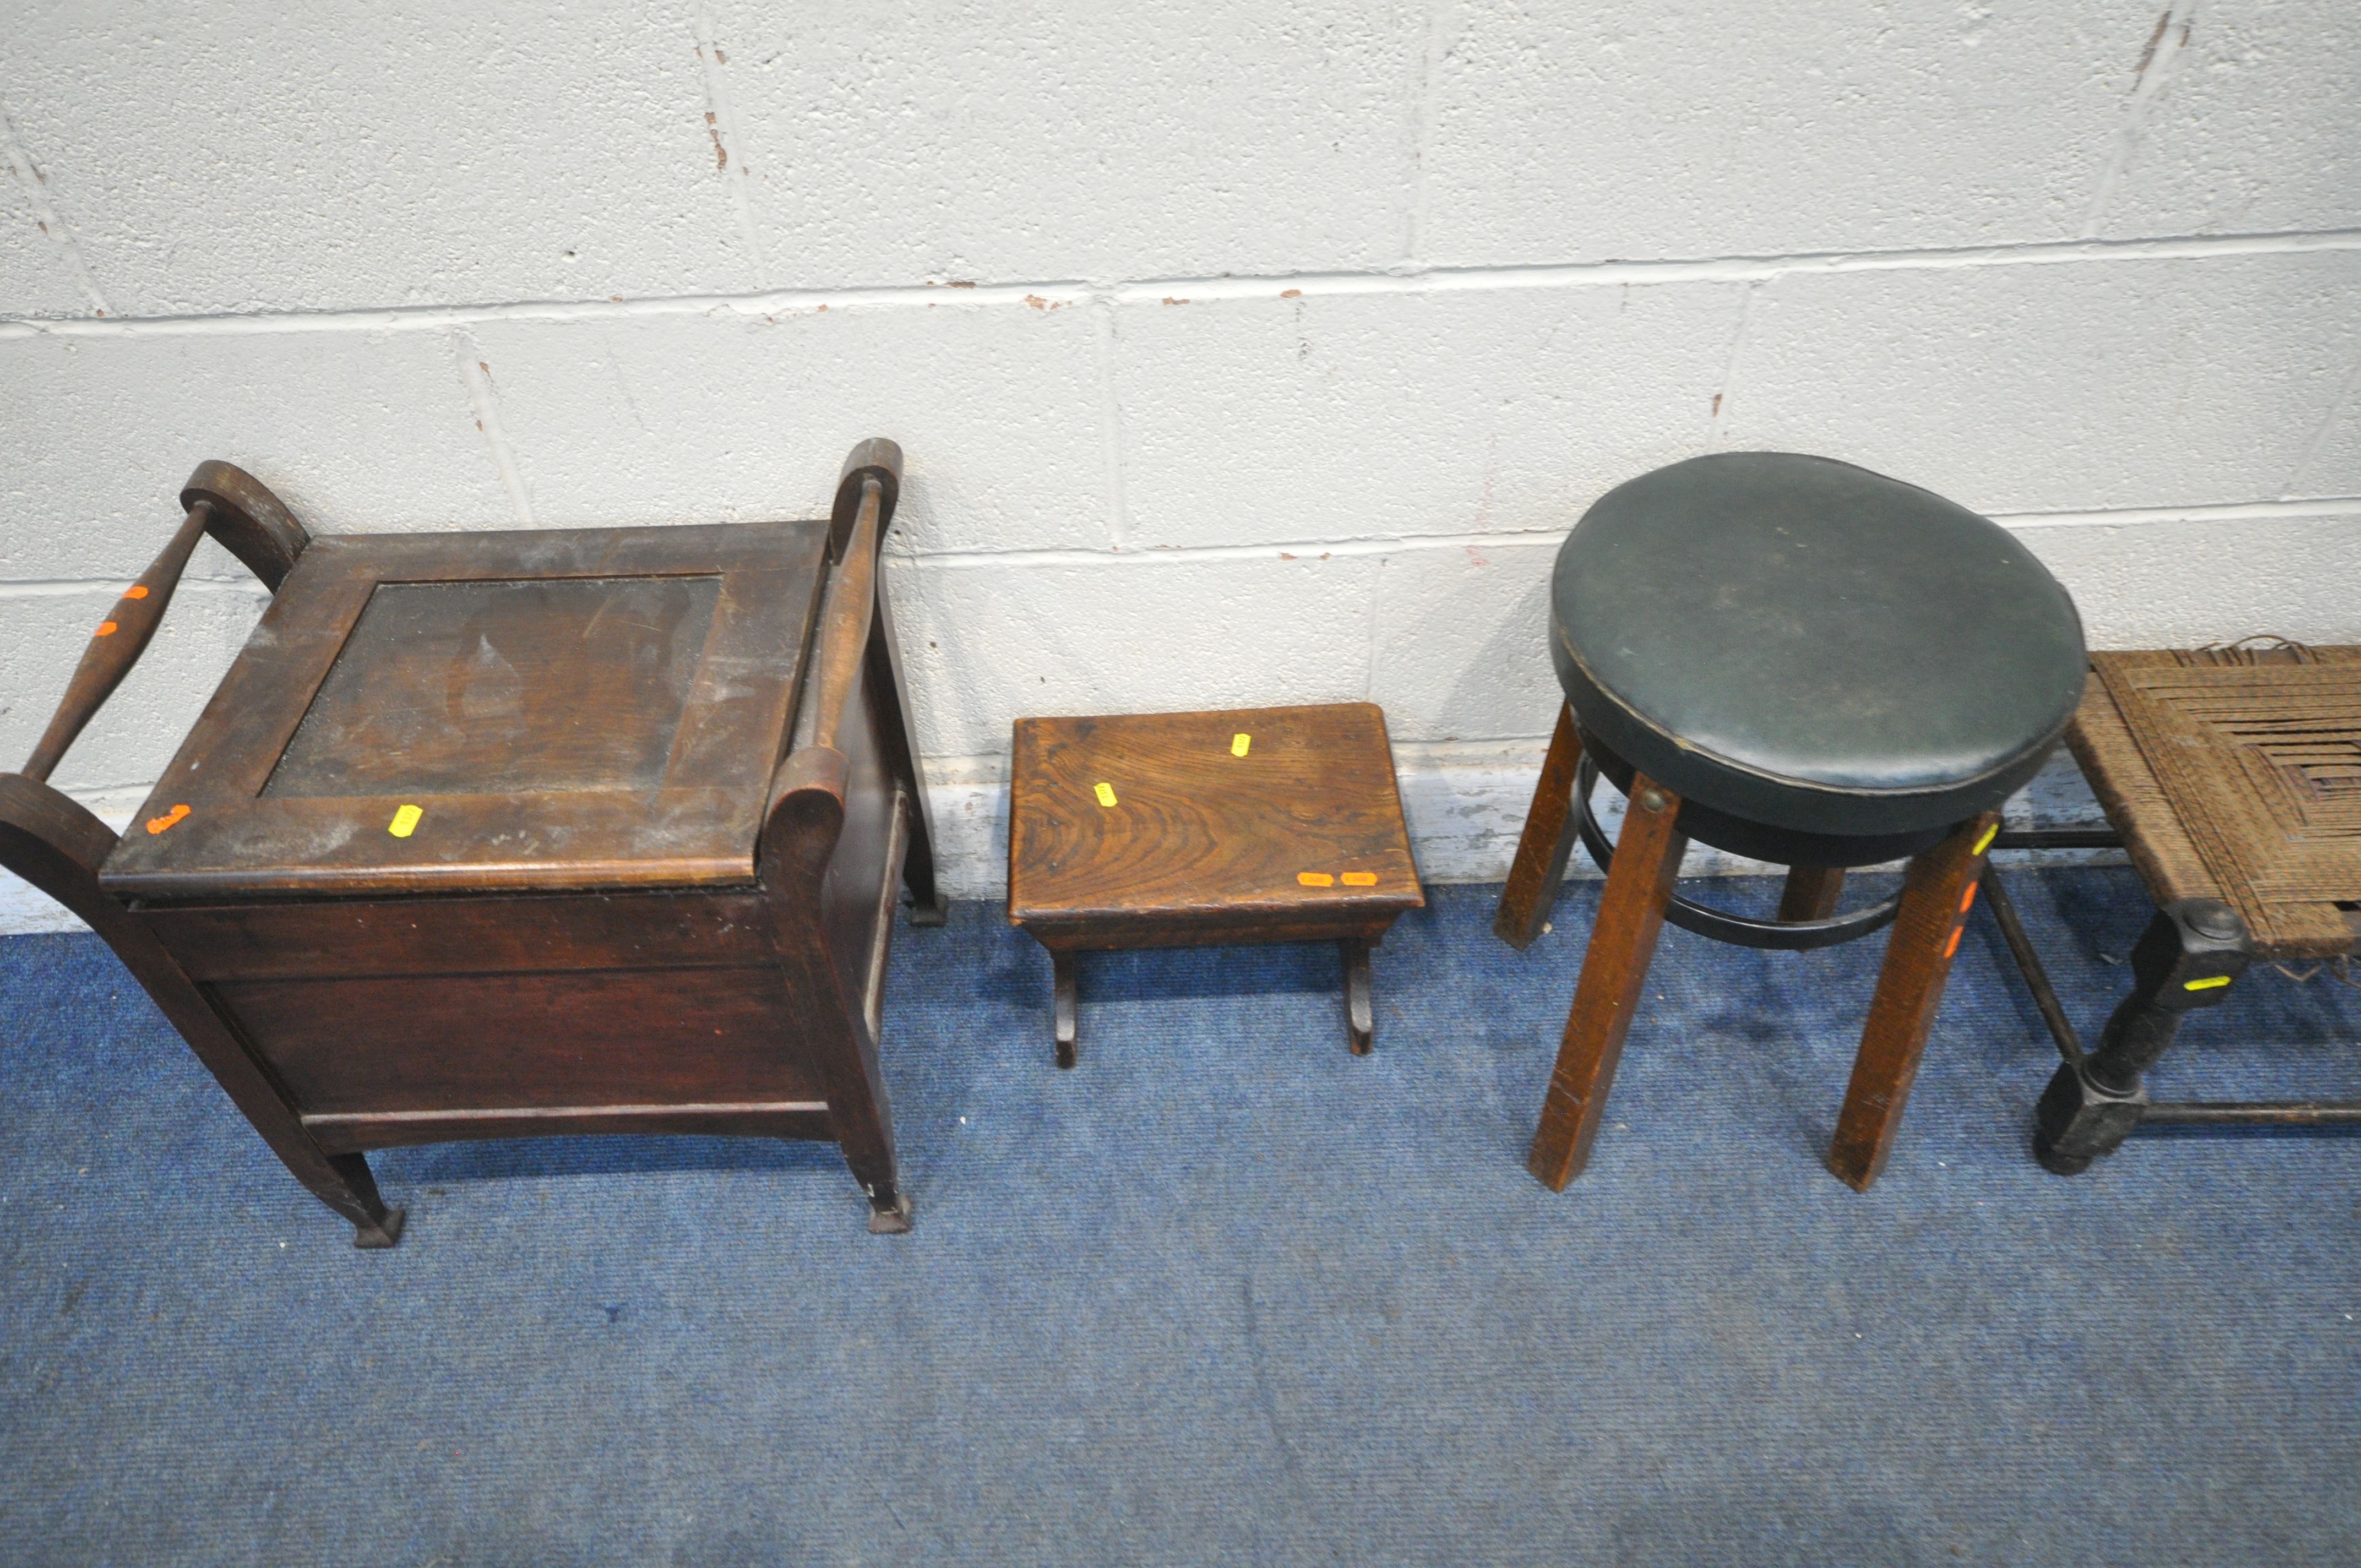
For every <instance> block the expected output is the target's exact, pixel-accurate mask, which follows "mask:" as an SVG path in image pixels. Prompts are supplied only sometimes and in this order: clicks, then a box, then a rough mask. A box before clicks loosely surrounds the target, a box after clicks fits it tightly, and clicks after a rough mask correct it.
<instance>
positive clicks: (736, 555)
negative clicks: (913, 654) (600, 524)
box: [102, 522, 827, 902]
mask: <svg viewBox="0 0 2361 1568" xmlns="http://www.w3.org/2000/svg"><path fill="white" fill-rule="evenodd" d="M826 547H827V524H825V523H821V522H783V523H759V524H743V525H730V526H717V527H691V528H636V529H586V530H566V531H519V532H501V533H463V534H390V535H364V536H349V537H335V536H332V537H326V538H322V539H318V540H315V541H313V543H312V546H311V547H310V548H309V549H308V550H306V551H305V552H304V554H303V555H302V559H301V560H300V561H299V562H298V563H297V565H296V567H295V569H294V570H293V571H292V572H291V573H290V574H289V575H288V577H287V579H286V581H285V582H284V583H282V584H281V585H280V591H279V594H278V597H277V598H275V599H274V600H273V601H272V603H271V605H270V608H269V610H267V611H266V612H265V613H264V616H263V618H262V620H261V622H260V623H259V624H258V626H257V627H256V629H255V632H254V635H253V637H252V638H251V639H250V640H249V641H248V642H247V647H246V649H245V651H244V652H242V653H241V654H240V655H239V657H238V660H237V662H236V664H235V665H233V666H232V668H231V670H230V673H229V674H228V676H227V677H226V678H225V680H224V681H223V683H222V685H221V687H220V689H219V690H218V691H216V692H215V693H214V698H213V700H212V701H211V702H210V703H209V704H208V705H207V706H206V708H205V710H204V713H203V716H202V717H201V718H199V719H198V721H197V724H196V727H195V728H194V729H192V731H191V732H190V735H189V738H188V740H187V741H186V742H184V743H183V744H182V746H181V751H180V752H179V754H178V755H176V756H175V757H174V758H173V760H172V762H171V764H170V767H169V768H167V769H166V771H165V773H164V775H163V778H162V781H161V782H160V783H159V784H158V786H157V789H156V792H155V794H154V795H151V796H150V798H149V801H148V806H147V807H146V809H145V810H143V812H142V813H141V823H144V824H153V825H155V828H156V830H155V831H153V832H148V831H143V830H142V828H141V825H140V824H135V825H134V828H133V829H132V831H131V832H129V833H126V835H125V836H124V839H123V841H122V843H121V844H120V845H119V846H118V847H117V848H116V850H115V852H114V853H113V854H112V855H110V856H109V858H108V861H107V863H106V868H105V872H104V876H103V878H102V883H103V885H104V886H105V887H106V888H107V889H108V891H110V892H112V893H114V894H116V895H117V896H119V897H126V898H138V899H145V900H148V901H159V900H161V901H176V902H211V901H214V900H219V899H224V898H241V897H265V896H289V895H319V896H338V897H347V896H353V895H357V894H406V893H416V892H428V891H443V890H448V891H452V892H462V893H472V892H480V891H485V890H488V889H499V888H514V889H543V890H547V889H561V888H598V887H634V886H638V887H650V886H713V885H727V884H732V883H737V884H744V883H752V880H753V862H754V852H755V841H756V838H757V835H758V834H759V832H760V830H761V824H762V817H763V810H764V807H765V806H766V805H767V797H766V792H767V789H768V786H769V784H770V779H771V774H772V771H773V769H774V767H775V765H776V763H777V761H778V758H779V756H780V754H781V751H782V750H783V748H784V745H785V735H786V727H787V724H788V721H789V718H790V716H791V712H792V708H793V705H794V700H795V693H796V685H797V682H798V680H799V678H800V674H801V670H802V664H803V659H804V652H805V647H806V644H807V640H808V634H809V626H810V621H811V618H812V615H813V613H814V610H815V608H816V605H817V600H818V588H819V585H820V580H821V567H822V563H823V560H824V556H825V552H826ZM405 807H409V808H412V809H409V810H405V809H404V808H405Z"/></svg>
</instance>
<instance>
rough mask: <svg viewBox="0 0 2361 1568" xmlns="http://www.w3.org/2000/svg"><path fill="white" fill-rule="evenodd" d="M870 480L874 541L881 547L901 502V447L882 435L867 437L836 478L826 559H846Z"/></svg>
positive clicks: (845, 462)
mask: <svg viewBox="0 0 2361 1568" xmlns="http://www.w3.org/2000/svg"><path fill="white" fill-rule="evenodd" d="M871 480H874V481H875V482H876V485H877V541H876V542H877V543H881V544H882V543H884V536H885V530H886V529H887V528H889V527H891V526H892V525H893V521H894V509H895V507H896V506H898V505H900V504H901V500H902V448H901V447H900V446H899V445H897V444H895V443H893V442H891V441H888V440H886V439H885V438H884V436H882V435H873V436H871V437H870V438H869V439H868V440H866V441H864V442H862V443H861V444H860V445H858V446H855V447H854V448H853V449H852V450H851V452H850V453H848V454H846V455H845V459H844V469H843V471H842V472H841V473H840V474H838V475H837V477H836V505H835V506H834V507H833V508H832V509H830V510H829V520H828V521H829V528H828V554H829V560H831V561H842V560H844V559H846V555H847V547H848V546H849V545H850V544H851V542H852V533H853V530H854V528H855V527H856V526H858V525H859V523H860V521H861V506H862V499H863V497H864V495H865V494H866V491H867V487H868V483H869V481H871Z"/></svg>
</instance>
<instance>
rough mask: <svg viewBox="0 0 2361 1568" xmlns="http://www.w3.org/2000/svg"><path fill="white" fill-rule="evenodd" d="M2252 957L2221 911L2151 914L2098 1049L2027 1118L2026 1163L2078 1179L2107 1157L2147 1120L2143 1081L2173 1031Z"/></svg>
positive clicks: (2194, 907)
mask: <svg viewBox="0 0 2361 1568" xmlns="http://www.w3.org/2000/svg"><path fill="white" fill-rule="evenodd" d="M2253 953H2254V948H2253V944H2252V942H2251V941H2250V940H2249V938H2248V937H2247V933H2246V922H2245V921H2244V920H2242V919H2240V918H2239V916H2238V912H2237V911H2236V910H2235V909H2233V908H2231V907H2230V906H2229V905H2226V904H2223V903H2220V902H2218V901H2216V900H2214V899H2211V898H2184V899H2181V900H2180V901H2178V902H2176V903H2172V904H2168V905H2165V906H2164V907H2163V908H2161V909H2159V910H2158V911H2157V912H2156V918H2154V919H2153V920H2150V921H2149V922H2148V926H2147V930H2146V931H2144V932H2142V933H2141V934H2140V939H2139V941H2138V943H2137V945H2136V946H2135V947H2134V948H2132V991H2131V994H2130V995H2129V996H2126V997H2125V998H2124V1000H2123V1003H2122V1004H2121V1005H2120V1006H2118V1007H2117V1008H2116V1009H2115V1011H2114V1015H2113V1016H2112V1017H2110V1018H2109V1019H2108V1020H2107V1028H2106V1033H2104V1034H2103V1035H2102V1036H2100V1037H2099V1048H2098V1049H2097V1050H2094V1051H2092V1053H2091V1054H2090V1055H2089V1056H2088V1057H2086V1058H2083V1059H2082V1060H2081V1062H2079V1063H2068V1064H2065V1065H2063V1066H2060V1067H2059V1069H2058V1072H2057V1075H2056V1076H2055V1077H2053V1078H2051V1079H2050V1080H2049V1087H2048V1089H2046V1090H2044V1091H2042V1094H2041V1102H2040V1104H2039V1105H2038V1106H2037V1107H2036V1109H2035V1111H2034V1121H2033V1157H2034V1158H2036V1159H2037V1160H2039V1161H2040V1162H2041V1165H2042V1168H2044V1169H2046V1170H2048V1171H2050V1172H2052V1173H2053V1174H2055V1175H2058V1176H2076V1175H2080V1174H2081V1172H2083V1171H2085V1170H2087V1169H2089V1168H2090V1166H2091V1162H2092V1160H2094V1159H2098V1158H2100V1157H2103V1156H2106V1155H2111V1154H2113V1153H2114V1152H2115V1150H2116V1149H2117V1148H2118V1147H2120V1146H2122V1144H2123V1141H2124V1139H2125V1138H2126V1137H2128V1136H2130V1135H2131V1130H2132V1129H2133V1128H2134V1127H2136V1126H2137V1125H2139V1122H2140V1118H2141V1116H2142V1115H2144V1114H2145V1113H2147V1095H2146V1094H2145V1093H2144V1092H2142V1091H2141V1088H2140V1076H2141V1074H2143V1073H2145V1072H2147V1069H2149V1068H2151V1067H2154V1066H2155V1065H2156V1060H2157V1058H2158V1057H2160V1056H2162V1055H2163V1054H2164V1052H2165V1048H2166V1047H2169V1046H2170V1045H2171V1044H2172V1037H2173V1036H2174V1035H2175V1034H2176V1033H2178V1032H2179V1030H2180V1015H2181V1014H2184V1013H2188V1012H2191V1011H2192V1010H2194V1009H2196V1008H2199V1007H2212V1006H2214V1005H2216V1004H2218V1003H2220V1002H2221V1001H2222V999H2223V998H2224V997H2225V996H2227V995H2229V993H2230V982H2231V981H2234V980H2235V979H2236V978H2237V977H2238V976H2239V975H2241V974H2243V973H2244V972H2246V965H2247V963H2248V962H2249V961H2250V959H2252V957H2253Z"/></svg>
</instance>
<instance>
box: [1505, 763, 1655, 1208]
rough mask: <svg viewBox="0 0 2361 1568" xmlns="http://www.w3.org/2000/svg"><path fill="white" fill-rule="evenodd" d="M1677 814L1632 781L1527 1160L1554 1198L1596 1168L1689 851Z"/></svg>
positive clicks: (1646, 783) (1649, 786)
mask: <svg viewBox="0 0 2361 1568" xmlns="http://www.w3.org/2000/svg"><path fill="white" fill-rule="evenodd" d="M1680 814H1681V797H1680V796H1678V795H1675V794H1674V793H1673V792H1672V791H1671V790H1668V789H1666V788H1665V787H1664V785H1662V784H1657V783H1656V782H1655V781H1654V780H1653V779H1651V778H1649V777H1648V775H1647V774H1645V773H1635V774H1633V775H1632V779H1631V805H1630V806H1629V808H1628V809H1627V810H1626V811H1625V812H1624V815H1623V831H1622V832H1621V834H1620V836H1619V837H1618V838H1617V839H1616V841H1615V862H1614V864H1613V865H1612V866H1610V867H1609V868H1608V872H1607V892H1606V894H1605V896H1603V897H1602V898H1601V899H1600V900H1599V905H1598V924H1597V925H1596V926H1594V927H1592V928H1591V932H1590V947H1589V948H1588V950H1587V951H1586V952H1585V953H1584V954H1583V955H1582V978H1581V979H1580V980H1578V981H1576V982H1575V988H1574V1008H1573V1011H1572V1012H1570V1013H1568V1014H1566V1020H1565V1041H1564V1043H1562V1044H1561V1045H1560V1046H1559V1047H1558V1052H1557V1067H1556V1069H1555V1070H1554V1071H1553V1072H1552V1073H1551V1074H1550V1085H1549V1094H1548V1097H1547V1098H1546V1099H1544V1100H1543V1102H1542V1124H1541V1128H1540V1130H1539V1131H1537V1132H1535V1133H1534V1134H1533V1146H1532V1154H1531V1155H1529V1156H1528V1157H1527V1158H1526V1161H1525V1167H1526V1168H1527V1169H1529V1170H1531V1171H1532V1173H1533V1175H1534V1176H1535V1177H1536V1178H1538V1179H1540V1180H1541V1182H1542V1183H1543V1185H1544V1186H1546V1187H1549V1188H1551V1189H1552V1190H1556V1191H1560V1192H1563V1191H1565V1184H1566V1183H1567V1182H1569V1181H1571V1180H1573V1179H1575V1178H1576V1177H1577V1176H1579V1175H1581V1174H1582V1168H1583V1167H1584V1166H1586V1165H1587V1164H1589V1163H1590V1144H1591V1140H1592V1139H1593V1138H1595V1137H1597V1136H1598V1117H1599V1113H1600V1112H1602V1111H1604V1110H1605V1109H1606V1106H1607V1091H1608V1090H1609V1089H1610V1088H1611V1087H1613V1085H1614V1082H1615V1064H1616V1062H1617V1061H1618V1060H1619V1059H1620V1058H1621V1057H1622V1055H1623V1036H1625V1035H1627V1034H1629V1033H1630V1032H1631V1015H1632V1014H1633V1013H1634V1012H1635V1011H1636V1010H1637V1009H1638V1007H1639V1005H1640V993H1641V990H1642V987H1643V986H1645V985H1646V984H1647V981H1648V960H1649V959H1651V958H1653V957H1654V956H1655V951H1656V938H1657V936H1658V934H1659V933H1661V932H1662V931H1663V930H1664V905H1665V903H1666V901H1667V900H1669V899H1670V898H1671V897H1672V894H1673V877H1674V875H1675V873H1676V872H1678V871H1679V870H1680V865H1681V850H1683V849H1684V848H1686V846H1687V843H1688V840H1687V839H1686V838H1684V837H1683V836H1682V834H1681V832H1680V829H1679V827H1678V826H1677V823H1678V819H1679V817H1680Z"/></svg>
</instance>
